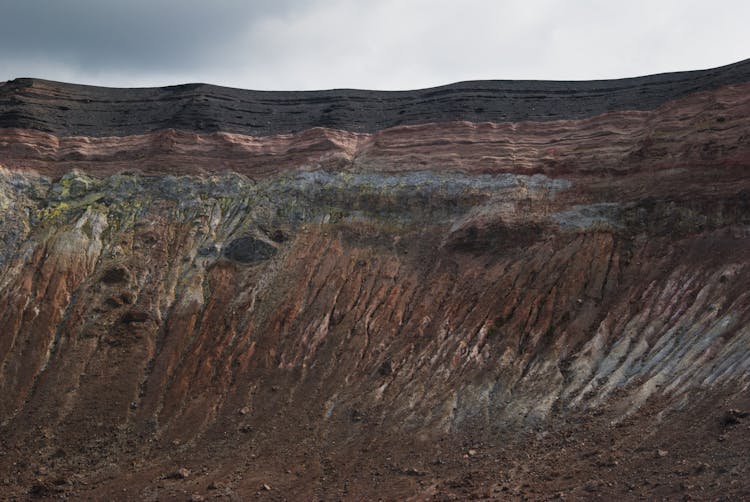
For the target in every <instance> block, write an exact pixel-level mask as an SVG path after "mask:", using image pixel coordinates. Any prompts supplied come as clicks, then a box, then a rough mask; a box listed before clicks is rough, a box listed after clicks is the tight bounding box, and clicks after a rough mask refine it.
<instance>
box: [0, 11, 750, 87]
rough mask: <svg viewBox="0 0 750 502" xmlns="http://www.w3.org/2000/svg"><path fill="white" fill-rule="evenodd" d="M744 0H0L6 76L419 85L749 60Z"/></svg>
mask: <svg viewBox="0 0 750 502" xmlns="http://www.w3.org/2000/svg"><path fill="white" fill-rule="evenodd" d="M748 20H750V0H710V1H709V0H626V1H623V0H617V1H614V0H0V81H2V80H10V79H13V78H16V77H39V78H48V79H53V80H63V81H68V82H77V83H86V84H95V85H108V86H116V87H131V86H157V85H171V84H179V83H187V82H208V83H213V84H220V85H228V86H232V87H242V88H252V89H279V90H289V89H329V88H341V87H354V88H367V89H414V88H423V87H431V86H435V85H441V84H447V83H450V82H456V81H460V80H474V79H554V80H582V79H599V78H617V77H627V76H637V75H644V74H649V73H660V72H665V71H678V70H689V69H700V68H709V67H714V66H720V65H723V64H728V63H732V62H736V61H739V60H742V59H746V58H748V57H750V28H749V27H748Z"/></svg>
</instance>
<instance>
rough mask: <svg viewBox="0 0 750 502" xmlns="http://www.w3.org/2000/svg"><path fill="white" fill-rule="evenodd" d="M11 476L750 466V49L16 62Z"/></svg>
mask: <svg viewBox="0 0 750 502" xmlns="http://www.w3.org/2000/svg"><path fill="white" fill-rule="evenodd" d="M0 165H1V166H2V167H0V209H1V210H2V215H3V218H2V222H1V223H0V238H1V239H0V306H2V308H1V309H0V474H1V475H2V479H0V494H2V496H3V497H5V498H7V499H9V500H13V499H15V500H25V499H27V498H37V499H49V500H56V499H60V498H73V499H84V500H86V499H88V500H101V499H103V498H106V499H110V500H133V499H142V500H190V499H193V500H203V499H209V498H216V499H220V500H246V499H247V498H250V497H253V498H255V497H258V498H266V499H275V500H285V499H286V500H321V499H324V500H329V499H330V500H338V499H348V500H363V499H365V500H369V499H374V500H377V499H386V500H392V499H399V500H401V499H405V498H413V499H417V500H423V499H429V500H463V499H467V498H478V499H485V500H507V499H549V498H553V497H556V496H557V497H563V498H574V499H577V498H586V499H590V498H597V497H599V498H603V499H637V498H644V497H646V498H664V497H666V498H683V497H692V498H693V499H702V498H705V499H716V498H717V497H727V498H729V499H742V498H747V497H750V483H749V482H748V481H747V480H748V479H750V477H749V475H750V463H749V462H748V458H747V451H748V448H750V440H749V439H748V438H750V435H749V432H748V431H749V430H750V413H748V412H750V395H748V385H750V289H748V284H750V175H749V174H748V173H749V171H748V170H749V169H750V61H744V62H741V63H737V64H735V65H730V66H726V67H722V68H717V69H712V70H705V71H696V72H685V73H674V74H663V75H655V76H647V77H640V78H633V79H624V80H613V81H599V82H503V81H497V82H467V83H460V84H454V85H449V86H444V87H439V88H434V89H426V90H420V91H408V92H375V91H355V90H335V91H320V92H256V91H242V90H236V89H226V88H220V87H214V86H207V85H198V84H196V85H184V86H175V87H168V88H161V89H105V88H96V87H87V86H78V85H70V84H62V83H56V82H49V81H43V80H35V79H19V80H15V81H11V82H6V83H5V84H4V85H2V86H0Z"/></svg>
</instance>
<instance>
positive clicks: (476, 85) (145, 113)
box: [0, 59, 750, 137]
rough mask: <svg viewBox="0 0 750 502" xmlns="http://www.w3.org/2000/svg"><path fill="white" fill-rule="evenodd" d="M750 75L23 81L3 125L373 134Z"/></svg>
mask: <svg viewBox="0 0 750 502" xmlns="http://www.w3.org/2000/svg"><path fill="white" fill-rule="evenodd" d="M748 80H750V59H748V60H745V61H742V62H739V63H735V64H732V65H728V66H723V67H720V68H714V69H710V70H699V71H690V72H679V73H664V74H659V75H650V76H645V77H636V78H627V79H620V80H599V81H504V80H488V81H474V82H460V83H456V84H451V85H446V86H442V87H435V88H431V89H422V90H416V91H363V90H351V89H337V90H327V91H302V92H293V91H249V90H241V89H232V88H228V87H218V86H213V85H207V84H186V85H178V86H171V87H161V88H138V89H115V88H105V87H92V86H84V85H75V84H65V83H58V82H51V81H47V80H38V79H28V78H23V79H16V80H12V81H9V82H6V83H5V84H3V85H2V86H0V128H6V127H16V128H27V129H36V130H40V131H45V132H50V133H54V134H56V135H59V136H73V135H81V136H99V137H101V136H126V135H130V134H141V133H146V132H151V131H157V130H161V129H170V128H171V129H180V130H186V131H195V132H215V131H226V132H235V133H242V134H249V135H254V136H266V135H271V134H280V133H294V132H299V131H303V130H305V129H310V128H312V127H328V128H333V129H341V130H349V131H356V132H374V131H377V130H380V129H384V128H388V127H393V126H397V125H407V124H422V123H431V122H445V121H454V120H467V121H472V122H518V121H550V120H566V119H580V118H585V117H591V116H594V115H599V114H601V113H605V112H610V111H618V110H649V109H653V108H656V107H658V106H660V105H661V104H663V103H665V102H667V101H670V100H673V99H676V98H679V97H682V96H684V95H686V94H690V93H693V92H698V91H708V90H713V89H716V88H718V87H721V86H724V85H729V84H736V83H742V82H747V81H748Z"/></svg>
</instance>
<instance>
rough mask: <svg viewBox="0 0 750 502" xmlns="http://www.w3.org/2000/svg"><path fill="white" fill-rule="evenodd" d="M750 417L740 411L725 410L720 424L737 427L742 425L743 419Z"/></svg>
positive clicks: (749, 413)
mask: <svg viewBox="0 0 750 502" xmlns="http://www.w3.org/2000/svg"><path fill="white" fill-rule="evenodd" d="M748 416H750V412H747V411H740V410H737V409H730V410H727V411H726V412H725V413H724V415H723V416H722V418H721V423H722V425H724V426H727V427H728V426H732V425H738V424H740V423H742V421H743V420H744V419H746V418H747V417H748Z"/></svg>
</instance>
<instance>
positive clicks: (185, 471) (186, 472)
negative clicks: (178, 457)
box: [167, 467, 190, 479]
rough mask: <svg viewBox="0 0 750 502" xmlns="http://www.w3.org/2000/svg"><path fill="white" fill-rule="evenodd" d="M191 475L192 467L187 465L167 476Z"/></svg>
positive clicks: (176, 477) (181, 476) (177, 477)
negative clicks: (189, 467)
mask: <svg viewBox="0 0 750 502" xmlns="http://www.w3.org/2000/svg"><path fill="white" fill-rule="evenodd" d="M189 477H190V469H188V468H186V467H180V468H179V469H177V470H176V471H174V472H173V473H171V474H169V475H168V476H167V478H168V479H187V478H189Z"/></svg>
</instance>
